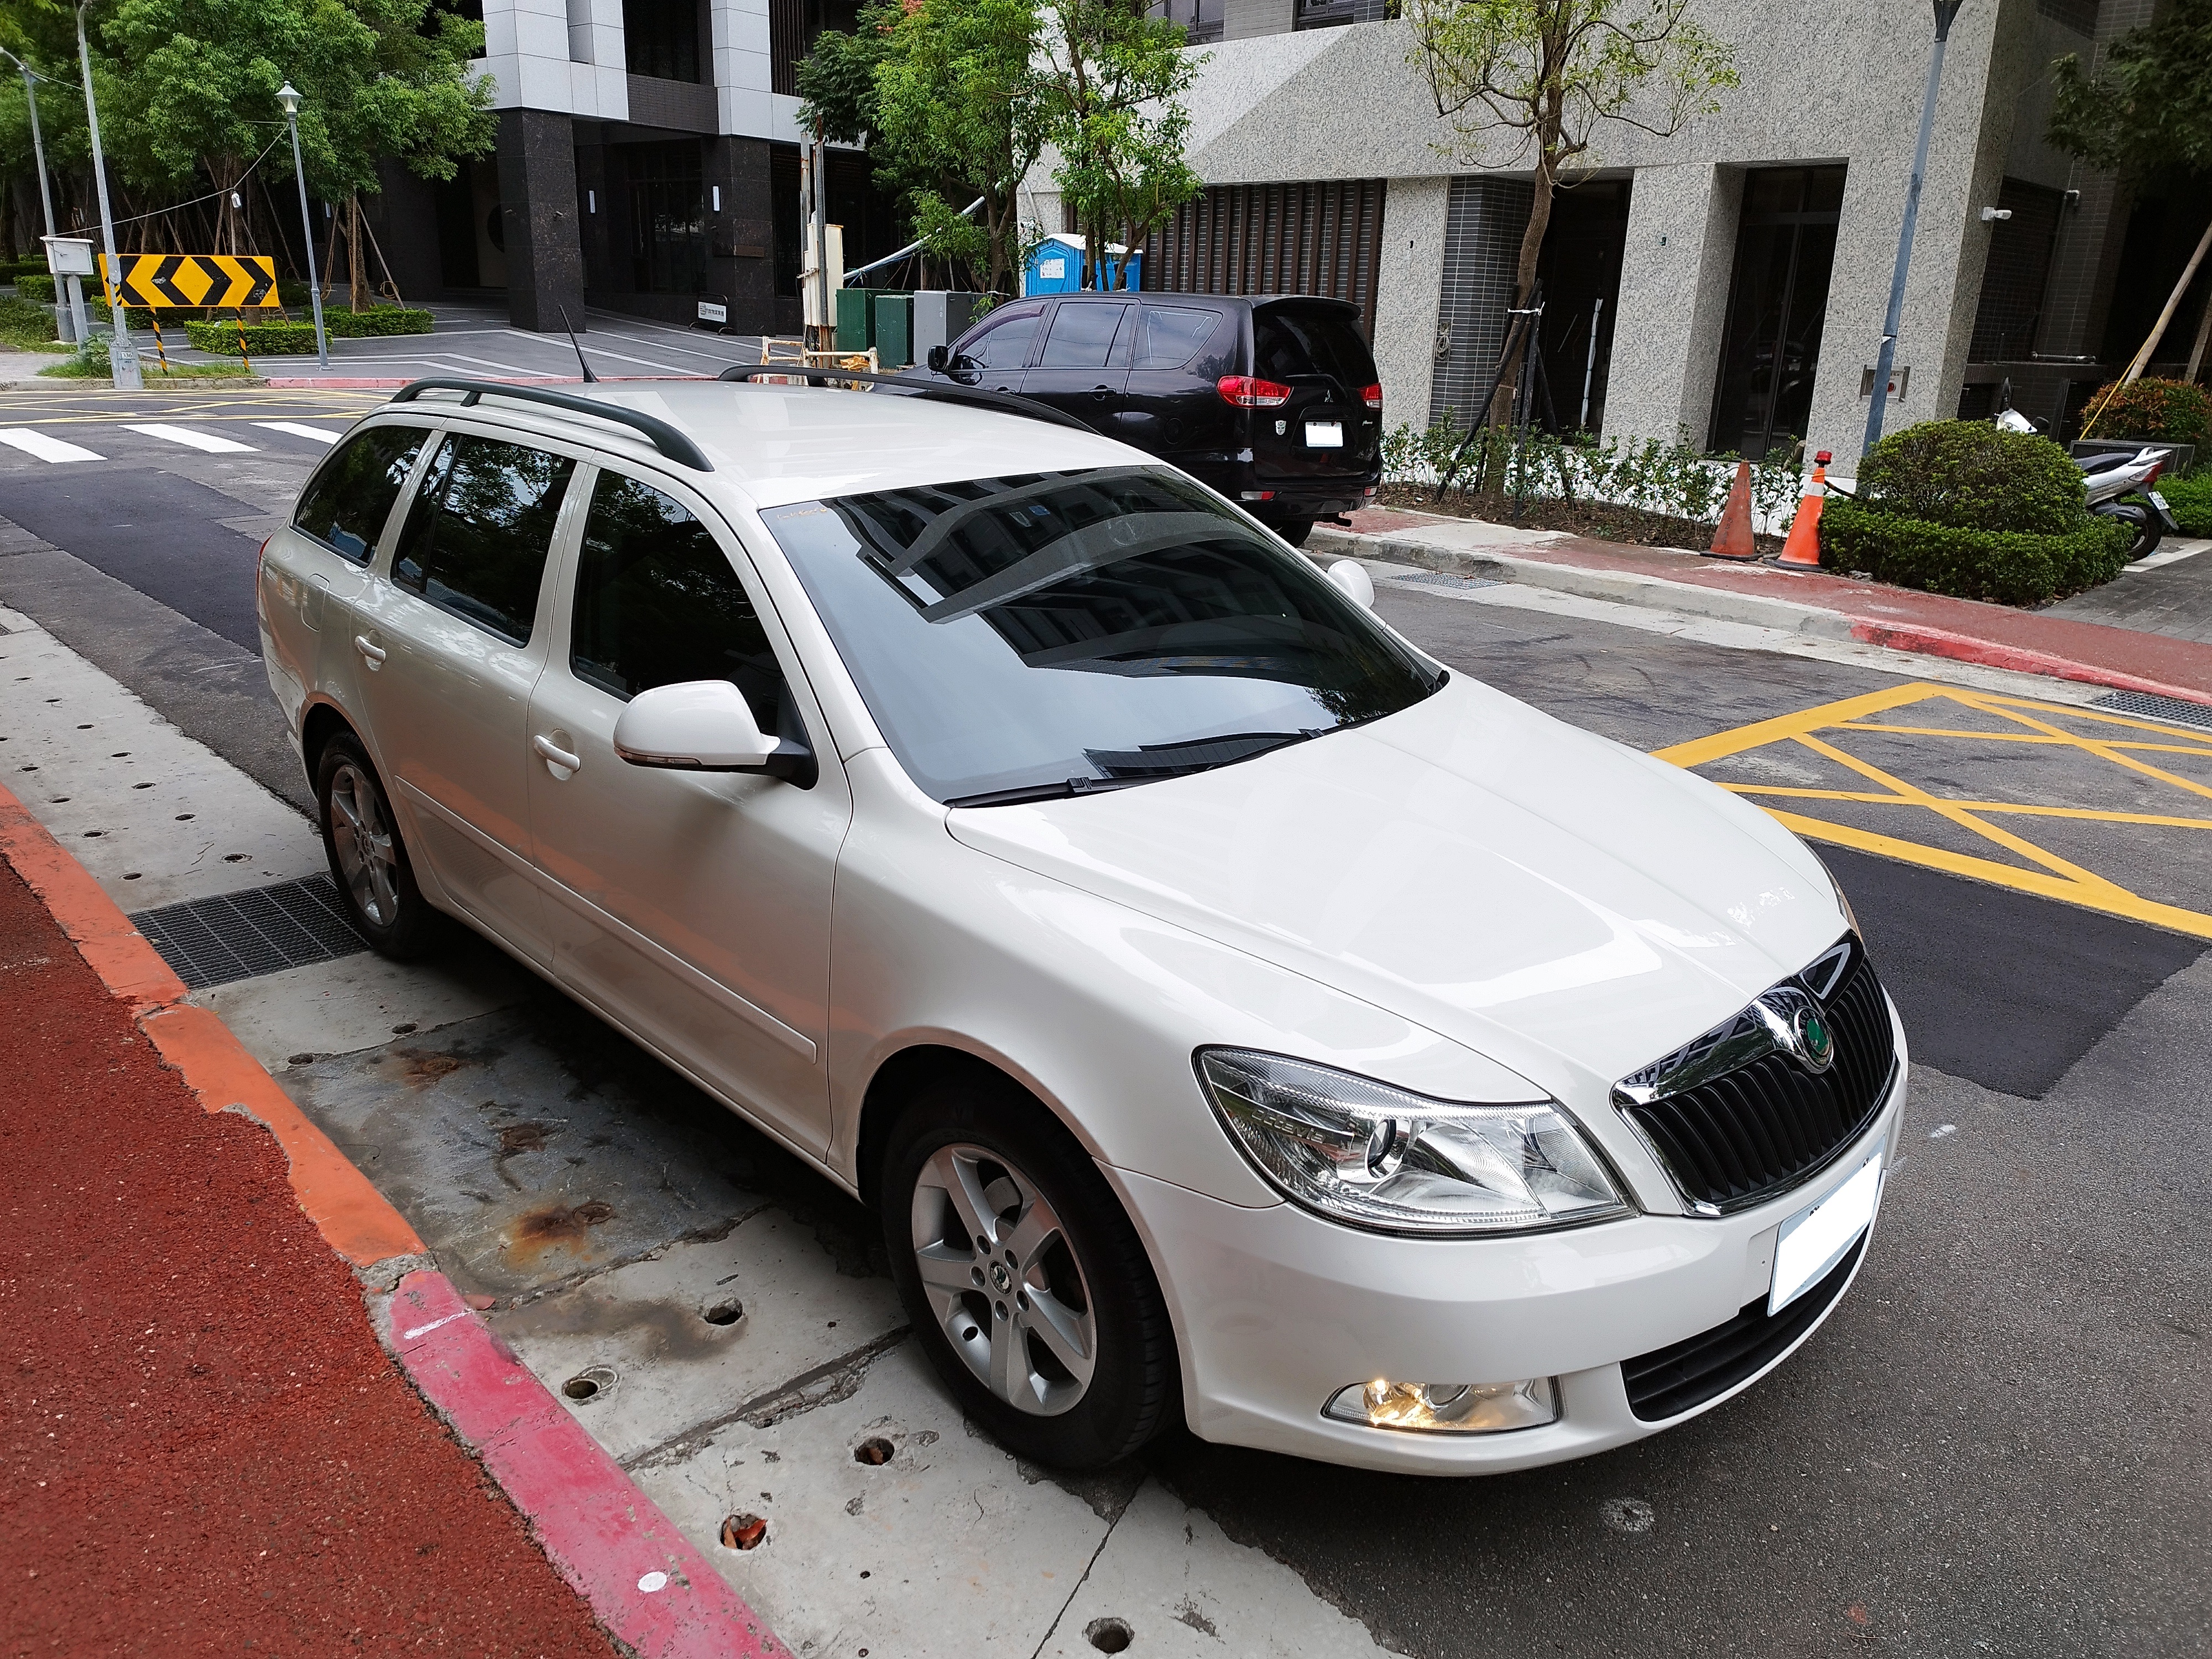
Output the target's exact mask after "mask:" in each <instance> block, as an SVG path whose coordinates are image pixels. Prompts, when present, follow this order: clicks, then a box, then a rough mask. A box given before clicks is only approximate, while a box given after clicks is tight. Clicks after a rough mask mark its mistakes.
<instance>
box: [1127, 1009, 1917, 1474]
mask: <svg viewBox="0 0 2212 1659" xmlns="http://www.w3.org/2000/svg"><path fill="white" fill-rule="evenodd" d="M1907 1071H1908V1066H1907V1064H1906V1061H1905V1055H1904V1054H1903V1051H1902V1049H1901V1048H1900V1050H1899V1060H1898V1067H1897V1071H1896V1073H1895V1076H1894V1078H1893V1081H1892V1084H1891V1087H1890V1094H1889V1097H1888V1099H1887V1101H1885V1102H1884V1103H1883V1106H1882V1109H1881V1112H1880V1113H1878V1114H1877V1115H1876V1116H1875V1121H1874V1123H1873V1125H1872V1126H1871V1127H1869V1129H1868V1130H1867V1131H1866V1133H1863V1135H1861V1136H1860V1137H1859V1138H1858V1139H1857V1141H1855V1142H1854V1143H1853V1144H1852V1146H1850V1148H1849V1149H1848V1150H1847V1151H1845V1152H1844V1153H1843V1154H1842V1155H1840V1156H1839V1157H1838V1158H1835V1159H1834V1160H1833V1161H1832V1163H1830V1164H1828V1165H1827V1166H1826V1168H1824V1169H1823V1170H1821V1172H1820V1174H1819V1175H1818V1176H1815V1177H1814V1179H1813V1180H1811V1181H1808V1182H1806V1183H1805V1184H1804V1185H1802V1187H1799V1188H1796V1189H1795V1190H1793V1191H1791V1192H1790V1193H1787V1194H1784V1195H1783V1196H1782V1197H1780V1198H1778V1199H1776V1200H1773V1201H1772V1202H1771V1203H1769V1204H1765V1205H1762V1206H1759V1207H1758V1208H1756V1209H1752V1210H1745V1211H1741V1212H1737V1213H1735V1214H1732V1215H1729V1216H1724V1217H1720V1218H1711V1219H1707V1218H1700V1217H1695V1216H1673V1215H1639V1216H1635V1217H1632V1218H1628V1219H1626V1220H1623V1221H1616V1222H1608V1223H1606V1224H1604V1225H1599V1226H1593V1227H1583V1228H1573V1229H1568V1230H1565V1231H1559V1232H1553V1233H1536V1234H1529V1235H1523V1236H1521V1237H1512V1238H1499V1239H1451V1240H1436V1239H1411V1238H1394V1237H1383V1236H1382V1235H1379V1234H1375V1233H1366V1232H1361V1231H1356V1230H1354V1229H1352V1228H1349V1227H1343V1226H1339V1225H1336V1224H1334V1223H1333V1222H1329V1221H1325V1220H1322V1218H1320V1217H1318V1216H1316V1215H1313V1214H1311V1213H1310V1212H1307V1211H1305V1210H1303V1209H1301V1208H1299V1207H1298V1206H1296V1205H1293V1204H1287V1203H1285V1204H1279V1205H1275V1206H1270V1207H1267V1208H1265V1209H1246V1208H1242V1207H1240V1206H1237V1205H1233V1204H1225V1203H1223V1202H1221V1201H1220V1200H1216V1199H1212V1198H1208V1197H1206V1196H1205V1195H1204V1194H1199V1193H1195V1192H1193V1191H1191V1190H1190V1189H1189V1188H1184V1187H1178V1186H1175V1185H1173V1184H1172V1183H1170V1182H1164V1181H1158V1180H1155V1179H1153V1178H1152V1177H1150V1176H1141V1175H1137V1174H1134V1173H1132V1172H1130V1171H1127V1170H1109V1171H1108V1174H1109V1177H1110V1178H1111V1179H1113V1180H1114V1182H1115V1184H1116V1185H1117V1186H1118V1187H1119V1188H1120V1189H1121V1194H1122V1196H1123V1198H1124V1200H1125V1201H1126V1202H1127V1205H1128V1206H1129V1211H1130V1213H1131V1214H1132V1215H1133V1217H1134V1218H1136V1220H1137V1225H1138V1226H1139V1230H1140V1231H1142V1232H1143V1233H1144V1234H1145V1235H1146V1240H1147V1243H1149V1244H1150V1246H1151V1247H1152V1253H1153V1260H1154V1261H1155V1262H1156V1263H1158V1265H1159V1267H1160V1270H1161V1271H1160V1279H1161V1285H1162V1289H1163V1290H1164V1291H1165V1293H1166V1295H1167V1297H1168V1301H1169V1304H1170V1309H1171V1310H1172V1311H1173V1314H1174V1316H1175V1322H1176V1332H1177V1335H1178V1336H1179V1338H1180V1339H1181V1346H1182V1368H1183V1390H1184V1400H1185V1404H1186V1410H1187V1413H1188V1418H1189V1422H1190V1426H1191V1428H1192V1430H1193V1431H1194V1432H1195V1433H1197V1434H1198V1435H1199V1436H1200V1437H1201V1438H1203V1439H1206V1440H1212V1441H1218V1442H1221V1443H1228V1444H1233V1445H1243V1446H1255V1447H1258V1448H1261V1449H1265V1450H1269V1451H1279V1452H1287V1453H1290V1454H1291V1455H1296V1456H1300V1457H1312V1458H1318V1459H1321V1460H1322V1461H1324V1462H1333V1463H1346V1464H1351V1465H1353V1466H1356V1467H1359V1468H1372V1469H1384V1470H1396V1471H1401V1472H1405V1473H1410V1474H1503V1473H1504V1472H1506V1471H1508V1470H1512V1469H1523V1468H1534V1467H1536V1466H1538V1465H1540V1464H1545V1463H1556V1462H1564V1461H1565V1460H1567V1459H1569V1458H1575V1457H1583V1456H1587V1455H1589V1454H1591V1453H1593V1452H1600V1451H1604V1450H1607V1449H1610V1448H1612V1447H1614V1446H1621V1445H1626V1444H1627V1443H1630V1442H1631V1441H1634V1440H1640V1439H1642V1438H1644V1437H1645V1436H1647V1435H1650V1434H1655V1433H1656V1432H1657V1431H1660V1430H1661V1429H1663V1428H1667V1427H1669V1426H1671V1425H1674V1424H1675V1423H1680V1422H1685V1421H1686V1420H1688V1419H1690V1418H1692V1417H1695V1416H1697V1415H1698V1414H1699V1413H1701V1412H1705V1411H1708V1410H1710V1409H1711V1408H1712V1407H1714V1406H1717V1405H1718V1404H1720V1403H1721V1402H1722V1401H1725V1400H1729V1399H1731V1398H1733V1397H1734V1396H1735V1395H1737V1394H1739V1393H1741V1391H1742V1390H1743V1389H1747V1388H1748V1387H1750V1386H1751V1385H1752V1384H1753V1383H1756V1382H1757V1381H1758V1380H1759V1378H1760V1377H1762V1376H1765V1375H1767V1373H1768V1372H1770V1371H1771V1370H1773V1369H1774V1368H1775V1367H1776V1366H1778V1365H1779V1364H1781V1363H1782V1362H1783V1361H1784V1359H1786V1358H1788V1357H1789V1355H1790V1354H1791V1353H1793V1352H1796V1349H1797V1348H1798V1347H1799V1346H1802V1344H1803V1342H1804V1341H1805V1340H1806V1339H1807V1338H1808V1337H1809V1336H1810V1335H1811V1334H1812V1333H1813V1332H1814V1330H1817V1329H1818V1328H1820V1324H1821V1323H1822V1322H1824V1321H1825V1319H1826V1316H1827V1313H1828V1311H1829V1310H1832V1308H1833V1307H1834V1306H1835V1304H1836V1303H1837V1302H1839V1301H1840V1300H1841V1299H1842V1294H1841V1292H1840V1291H1831V1293H1830V1297H1829V1300H1828V1303H1827V1305H1826V1307H1824V1308H1823V1309H1821V1310H1820V1316H1819V1317H1818V1318H1815V1319H1813V1320H1811V1321H1810V1322H1808V1323H1807V1324H1806V1325H1805V1328H1804V1329H1803V1330H1802V1332H1799V1333H1798V1334H1796V1336H1795V1337H1794V1339H1793V1340H1790V1341H1789V1342H1788V1343H1787V1345H1786V1346H1783V1347H1781V1349H1780V1351H1779V1352H1775V1353H1774V1354H1773V1355H1772V1357H1771V1358H1770V1359H1768V1360H1767V1361H1766V1363H1765V1364H1762V1365H1760V1366H1759V1368H1758V1369H1757V1370H1753V1372H1751V1373H1750V1374H1749V1375H1747V1376H1743V1377H1741V1379H1740V1380H1738V1381H1736V1382H1735V1383H1733V1384H1732V1385H1731V1386H1729V1387H1728V1388H1726V1389H1723V1390H1722V1391H1720V1392H1718V1393H1717V1394H1715V1395H1713V1396H1712V1397H1711V1398H1710V1399H1706V1400H1703V1401H1699V1403H1698V1404H1697V1405H1695V1406H1694V1407H1691V1408H1690V1409H1687V1410H1685V1411H1682V1412H1680V1413H1677V1414H1676V1415H1674V1416H1672V1417H1667V1418H1662V1419H1656V1420H1649V1421H1647V1420H1645V1419H1643V1418H1640V1417H1638V1415H1637V1414H1636V1413H1635V1412H1634V1411H1632V1409H1631V1407H1630V1403H1629V1395H1628V1389H1627V1386H1626V1383H1624V1382H1623V1379H1622V1374H1621V1362H1622V1361H1624V1360H1630V1359H1635V1358H1639V1357H1641V1356H1647V1355H1650V1354H1653V1353H1654V1352H1656V1351H1658V1350H1662V1349H1666V1348H1669V1347H1672V1346H1674V1345H1675V1344H1677V1343H1680V1342H1685V1341H1687V1340H1689V1339H1691V1338H1692V1337H1695V1336H1697V1335H1699V1334H1701V1333H1705V1332H1708V1331H1711V1330H1712V1329H1713V1328H1715V1327H1717V1326H1720V1325H1723V1324H1725V1323H1727V1322H1729V1321H1730V1320H1731V1319H1734V1318H1735V1317H1736V1316H1737V1315H1738V1314H1739V1312H1740V1311H1741V1310H1742V1309H1743V1308H1744V1307H1745V1306H1746V1304H1749V1303H1752V1302H1754V1301H1757V1300H1759V1299H1760V1298H1763V1297H1765V1295H1766V1294H1767V1291H1768V1287H1769V1285H1770V1284H1771V1276H1772V1267H1773V1258H1774V1241H1775V1237H1776V1234H1777V1232H1778V1230H1779V1228H1780V1227H1781V1225H1782V1224H1783V1223H1784V1222H1785V1221H1787V1220H1788V1219H1789V1218H1790V1217H1792V1216H1794V1215H1796V1213H1797V1212H1799V1211H1801V1210H1802V1209H1804V1208H1805V1207H1807V1206H1809V1205H1811V1204H1814V1203H1815V1202H1816V1201H1818V1200H1820V1199H1822V1198H1824V1197H1826V1195H1827V1194H1829V1193H1831V1192H1832V1191H1833V1190H1835V1189H1836V1188H1838V1187H1840V1186H1841V1185H1842V1184H1843V1183H1844V1181H1846V1180H1847V1179H1849V1178H1850V1175H1851V1174H1852V1173H1853V1172H1854V1171H1856V1170H1857V1169H1858V1167H1859V1166H1860V1165H1861V1164H1863V1162H1864V1161H1865V1160H1866V1158H1868V1157H1869V1156H1871V1155H1873V1154H1875V1152H1881V1154H1882V1156H1883V1166H1884V1171H1885V1176H1886V1174H1887V1166H1888V1164H1889V1163H1890V1162H1891V1161H1893V1158H1894V1157H1895V1146H1894V1142H1893V1137H1894V1134H1895V1133H1896V1130H1897V1127H1898V1124H1899V1121H1900V1119H1901V1117H1902V1115H1903V1111H1904V1105H1905V1093H1906V1081H1907ZM1880 1219H1881V1214H1880V1210H1879V1207H1878V1206H1877V1209H1876V1212H1875V1220H1874V1222H1872V1223H1869V1226H1868V1229H1867V1233H1866V1236H1865V1237H1866V1239H1867V1240H1868V1241H1869V1242H1870V1241H1871V1238H1872V1236H1873V1231H1874V1227H1875V1225H1877V1224H1879V1222H1880ZM1863 1260H1864V1246H1863V1247H1862V1248H1861V1249H1860V1250H1859V1252H1858V1253H1857V1255H1855V1256H1854V1257H1853V1258H1852V1259H1851V1266H1850V1267H1848V1268H1847V1269H1845V1270H1844V1271H1843V1272H1842V1273H1841V1274H1840V1276H1841V1277H1842V1278H1843V1279H1844V1281H1845V1287H1846V1288H1847V1287H1848V1280H1849V1279H1850V1277H1852V1276H1855V1274H1856V1271H1857V1262H1858V1261H1863ZM1809 1294H1812V1293H1811V1292H1808V1295H1809ZM1375 1376H1388V1377H1393V1378H1397V1379H1401V1380H1404V1381H1412V1382H1426V1383H1500V1382H1505V1381H1509V1380H1511V1379H1515V1378H1519V1377H1527V1376H1556V1377H1557V1378H1558V1379H1559V1419H1558V1420H1556V1421H1555V1422H1553V1423H1551V1424H1548V1425H1545V1426H1544V1427H1541V1428H1533V1429H1522V1430H1516V1431H1512V1432H1510V1433H1504V1434H1487V1435H1466V1436H1453V1435H1437V1434H1417V1433H1408V1432H1405V1431H1397V1430H1390V1429H1374V1428H1368V1427H1364V1426H1363V1425H1356V1424H1349V1423H1340V1422H1336V1421H1333V1420H1330V1419H1325V1418H1323V1417H1322V1406H1323V1405H1324V1404H1325V1403H1326V1402H1327V1401H1328V1399H1329V1397H1330V1396H1331V1395H1333V1394H1334V1393H1335V1392H1336V1390H1338V1389H1341V1388H1343V1387H1344V1386H1345V1385H1346V1384H1347V1383H1358V1382H1362V1381H1364V1380H1365V1379H1367V1378H1370V1377H1375Z"/></svg>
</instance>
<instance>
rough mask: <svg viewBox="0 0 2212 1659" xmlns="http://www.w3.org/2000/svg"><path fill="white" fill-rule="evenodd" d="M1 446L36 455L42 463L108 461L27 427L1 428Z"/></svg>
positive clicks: (103, 457)
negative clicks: (5, 445)
mask: <svg viewBox="0 0 2212 1659" xmlns="http://www.w3.org/2000/svg"><path fill="white" fill-rule="evenodd" d="M0 444H8V445H9V446H11V447H14V448H16V449H20V450H21V451H22V452H23V453H25V454H26V455H35V456H37V457H38V458H39V459H40V460H42V461H104V460H106V459H107V457H106V456H105V455H100V454H96V453H94V452H93V451H91V450H89V449H79V448H78V447H76V445H75V444H65V443H64V442H63V441H61V440H60V439H59V438H50V437H48V436H47V435H46V434H45V433H43V432H37V431H33V429H32V428H29V427H27V426H8V427H0Z"/></svg>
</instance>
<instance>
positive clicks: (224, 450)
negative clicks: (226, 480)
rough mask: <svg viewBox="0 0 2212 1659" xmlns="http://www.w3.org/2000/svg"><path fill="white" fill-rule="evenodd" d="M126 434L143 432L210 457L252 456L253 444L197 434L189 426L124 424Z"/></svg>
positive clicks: (204, 433) (207, 433)
mask: <svg viewBox="0 0 2212 1659" xmlns="http://www.w3.org/2000/svg"><path fill="white" fill-rule="evenodd" d="M123 429H124V430H125V432H143V433H144V434H145V435H147V436H148V437H149V438H159V439H160V440H161V441H162V442H163V443H170V444H182V445H183V446H184V447H185V448H187V449H197V450H200V451H202V452H204V453H206V454H210V455H251V454H252V453H253V446H252V444H242V443H238V442H236V441H234V440H232V439H229V438H218V437H216V435H214V434H212V433H209V432H195V431H193V430H192V429H191V428H190V427H188V426H164V425H162V424H161V422H153V423H152V424H150V425H147V426H134V425H132V424H131V422H128V421H126V422H124V424H123Z"/></svg>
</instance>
